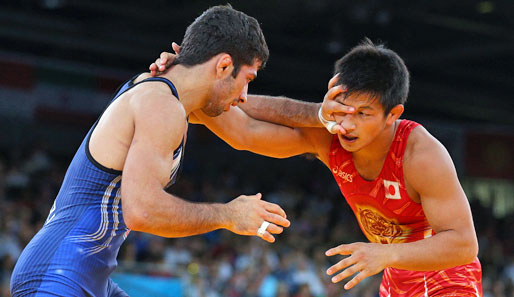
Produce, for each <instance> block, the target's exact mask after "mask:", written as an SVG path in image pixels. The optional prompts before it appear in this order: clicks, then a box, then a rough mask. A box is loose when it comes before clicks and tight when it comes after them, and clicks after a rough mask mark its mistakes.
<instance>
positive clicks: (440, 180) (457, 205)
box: [392, 127, 478, 270]
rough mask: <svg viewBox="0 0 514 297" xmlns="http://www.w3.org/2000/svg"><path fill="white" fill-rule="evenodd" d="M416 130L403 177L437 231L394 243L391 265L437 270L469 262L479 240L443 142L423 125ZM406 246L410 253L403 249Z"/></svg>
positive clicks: (405, 248) (466, 201)
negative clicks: (414, 140)
mask: <svg viewBox="0 0 514 297" xmlns="http://www.w3.org/2000/svg"><path fill="white" fill-rule="evenodd" d="M416 130H418V131H413V133H418V134H420V136H422V137H419V138H420V140H421V139H422V140H421V141H419V143H418V144H415V146H413V147H412V151H413V153H412V156H413V157H412V158H410V159H409V160H406V161H405V163H404V173H405V179H406V181H407V182H408V183H409V184H411V185H412V187H413V188H414V189H415V190H416V192H417V193H418V194H419V196H420V200H421V204H422V206H423V211H424V212H425V215H426V217H427V220H428V223H429V224H430V226H431V227H432V229H433V230H434V231H435V233H436V234H435V235H434V236H432V237H430V238H427V239H424V240H420V241H418V242H414V243H410V244H405V245H398V247H396V248H395V247H394V246H393V247H392V248H394V250H393V255H395V256H394V257H392V258H394V259H395V261H394V263H392V264H393V265H392V266H393V267H396V268H400V269H409V270H440V269H445V268H449V267H454V266H457V265H463V264H468V263H470V262H472V261H473V260H474V259H475V257H476V256H477V253H478V242H477V238H476V234H475V227H474V226H473V219H472V216H471V209H470V207H469V203H468V200H467V198H466V194H465V193H464V191H463V189H462V187H461V185H460V182H459V180H458V177H457V172H456V170H455V167H454V165H453V161H452V159H451V157H450V155H449V154H448V152H447V150H446V149H445V148H444V146H443V145H442V144H441V143H439V141H437V140H436V139H435V138H433V137H432V136H431V135H430V134H429V133H428V132H427V131H426V130H425V129H424V128H422V127H419V128H416ZM423 136H424V137H423ZM414 151H415V152H414ZM407 249H409V251H410V253H405V251H406V250H407Z"/></svg>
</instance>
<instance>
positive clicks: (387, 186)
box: [330, 120, 482, 297]
mask: <svg viewBox="0 0 514 297" xmlns="http://www.w3.org/2000/svg"><path fill="white" fill-rule="evenodd" d="M417 126H419V124H418V123H415V122H412V121H408V120H402V121H401V122H400V124H399V125H398V128H397V130H396V134H395V138H394V141H393V142H392V144H391V147H390V149H389V153H388V155H387V157H386V160H385V163H384V166H383V168H382V171H381V172H380V175H379V176H378V177H377V178H376V179H375V180H373V181H367V180H365V179H363V178H362V177H361V176H360V175H359V173H358V172H357V170H356V169H355V166H354V164H353V159H352V153H351V152H348V151H346V150H344V149H343V148H342V147H341V145H340V142H339V140H338V138H337V135H334V138H333V140H332V146H331V149H330V168H331V171H332V174H333V175H334V177H335V179H336V181H337V184H338V185H339V188H340V189H341V193H342V194H343V195H344V197H345V198H346V201H347V202H348V204H349V205H350V206H351V208H352V210H353V212H354V213H355V216H356V217H357V220H358V222H359V225H360V227H361V230H362V232H364V234H365V235H366V237H367V238H368V240H369V241H371V242H375V243H382V244H390V243H404V242H413V241H417V240H420V239H424V238H427V237H430V236H432V235H433V234H435V233H434V231H433V230H432V228H431V227H430V225H429V224H428V222H427V218H426V217H425V214H424V212H423V209H422V206H421V204H420V203H416V202H414V201H413V200H412V199H411V198H410V197H409V195H408V194H407V191H406V188H405V182H404V178H403V154H404V151H405V147H406V144H407V139H408V137H409V134H410V132H411V131H412V130H413V129H414V128H416V127H417ZM481 274H482V271H481V266H480V262H479V260H478V258H475V260H474V261H473V262H472V263H470V264H467V265H462V266H457V267H454V268H450V269H445V270H439V271H409V270H401V269H395V268H386V269H385V270H384V276H383V279H382V284H381V286H380V296H381V297H386V296H402V297H403V296H405V297H417V296H482V284H481Z"/></svg>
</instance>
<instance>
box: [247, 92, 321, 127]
mask: <svg viewBox="0 0 514 297" xmlns="http://www.w3.org/2000/svg"><path fill="white" fill-rule="evenodd" d="M239 107H240V108H241V109H242V110H243V111H244V112H245V113H247V114H248V115H249V116H251V117H252V118H254V119H257V120H261V121H266V122H271V123H276V124H280V125H283V126H288V127H323V125H322V124H321V122H320V121H319V119H318V110H319V108H320V107H321V103H312V102H305V101H300V100H295V99H291V98H287V97H282V96H277V97H275V96H264V95H250V94H249V95H248V102H246V103H244V104H240V105H239Z"/></svg>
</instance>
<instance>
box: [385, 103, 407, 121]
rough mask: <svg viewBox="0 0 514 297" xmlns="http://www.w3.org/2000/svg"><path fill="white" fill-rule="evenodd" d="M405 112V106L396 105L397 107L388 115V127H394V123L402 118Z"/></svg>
mask: <svg viewBox="0 0 514 297" xmlns="http://www.w3.org/2000/svg"><path fill="white" fill-rule="evenodd" d="M403 111H404V107H403V104H398V105H396V106H395V107H393V108H392V109H391V111H390V112H389V114H388V115H387V120H386V121H387V125H392V124H394V122H395V121H396V120H397V119H398V118H400V116H401V115H402V113H403Z"/></svg>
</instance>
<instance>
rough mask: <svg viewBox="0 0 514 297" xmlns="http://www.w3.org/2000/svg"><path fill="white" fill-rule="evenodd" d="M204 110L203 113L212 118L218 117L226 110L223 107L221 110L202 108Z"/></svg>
mask: <svg viewBox="0 0 514 297" xmlns="http://www.w3.org/2000/svg"><path fill="white" fill-rule="evenodd" d="M202 111H203V113H204V114H205V115H206V116H208V117H211V118H215V117H217V116H220V115H221V114H222V113H223V112H224V110H223V109H221V110H212V109H209V110H203V109H202Z"/></svg>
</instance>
